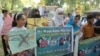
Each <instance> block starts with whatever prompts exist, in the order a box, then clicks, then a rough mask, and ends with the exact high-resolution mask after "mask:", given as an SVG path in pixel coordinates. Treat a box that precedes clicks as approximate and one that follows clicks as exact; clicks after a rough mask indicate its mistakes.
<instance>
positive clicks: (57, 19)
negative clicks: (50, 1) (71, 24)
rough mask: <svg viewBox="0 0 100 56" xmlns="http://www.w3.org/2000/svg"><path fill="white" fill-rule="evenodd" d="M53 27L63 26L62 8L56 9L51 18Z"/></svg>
mask: <svg viewBox="0 0 100 56" xmlns="http://www.w3.org/2000/svg"><path fill="white" fill-rule="evenodd" d="M52 21H53V26H57V27H58V26H64V11H63V9H62V8H57V9H56V12H55V15H54V17H53V20H52Z"/></svg>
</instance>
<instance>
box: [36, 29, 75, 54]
mask: <svg viewBox="0 0 100 56" xmlns="http://www.w3.org/2000/svg"><path fill="white" fill-rule="evenodd" d="M36 41H37V48H36V56H63V55H66V54H69V53H72V52H73V37H72V27H39V28H36Z"/></svg>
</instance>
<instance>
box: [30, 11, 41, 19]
mask: <svg viewBox="0 0 100 56" xmlns="http://www.w3.org/2000/svg"><path fill="white" fill-rule="evenodd" d="M37 13H38V14H37ZM29 17H30V18H41V16H40V12H39V10H38V9H33V10H32V11H31V12H30V14H29Z"/></svg>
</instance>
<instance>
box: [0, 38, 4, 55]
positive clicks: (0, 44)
mask: <svg viewBox="0 0 100 56" xmlns="http://www.w3.org/2000/svg"><path fill="white" fill-rule="evenodd" d="M3 54H4V53H3V47H2V41H1V38H0V56H4V55H3Z"/></svg>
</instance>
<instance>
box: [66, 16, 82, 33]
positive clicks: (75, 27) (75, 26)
mask: <svg viewBox="0 0 100 56" xmlns="http://www.w3.org/2000/svg"><path fill="white" fill-rule="evenodd" d="M74 18H75V17H74V16H71V17H70V19H69V21H68V22H67V23H66V26H67V27H71V26H72V27H73V32H77V31H78V30H79V29H80V27H79V26H78V25H77V24H75V23H74Z"/></svg>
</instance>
